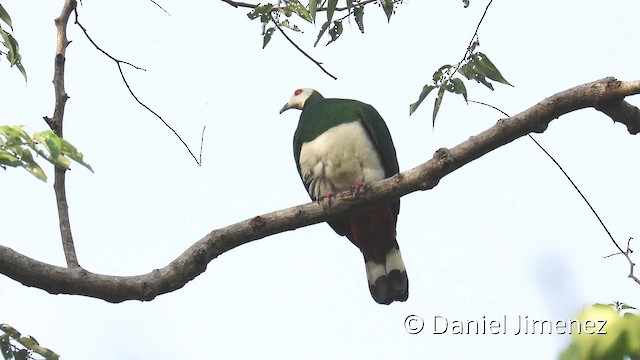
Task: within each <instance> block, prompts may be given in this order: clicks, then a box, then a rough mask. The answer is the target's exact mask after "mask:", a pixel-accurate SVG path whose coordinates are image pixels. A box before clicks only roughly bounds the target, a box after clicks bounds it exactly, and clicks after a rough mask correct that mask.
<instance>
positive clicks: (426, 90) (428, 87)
mask: <svg viewBox="0 0 640 360" xmlns="http://www.w3.org/2000/svg"><path fill="white" fill-rule="evenodd" d="M435 88H436V86H435V85H425V86H424V87H422V92H421V93H420V96H418V101H416V102H414V103H413V104H411V105H409V115H411V114H413V113H414V112H415V111H416V110H417V109H418V106H420V104H422V102H423V101H424V99H425V98H426V97H427V95H429V93H430V92H431V91H432V90H433V89H435Z"/></svg>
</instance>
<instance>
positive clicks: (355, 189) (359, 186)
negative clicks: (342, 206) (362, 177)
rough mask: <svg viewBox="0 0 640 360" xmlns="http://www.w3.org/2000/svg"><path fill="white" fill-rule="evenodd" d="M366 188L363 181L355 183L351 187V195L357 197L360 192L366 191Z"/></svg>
mask: <svg viewBox="0 0 640 360" xmlns="http://www.w3.org/2000/svg"><path fill="white" fill-rule="evenodd" d="M366 188H367V183H365V182H364V181H358V182H357V183H355V184H353V185H351V193H352V194H353V195H354V196H358V195H359V194H360V192H362V191H363V190H366Z"/></svg>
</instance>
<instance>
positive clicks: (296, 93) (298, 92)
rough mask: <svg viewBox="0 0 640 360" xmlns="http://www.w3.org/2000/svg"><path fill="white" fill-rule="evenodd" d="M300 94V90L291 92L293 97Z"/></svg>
mask: <svg viewBox="0 0 640 360" xmlns="http://www.w3.org/2000/svg"><path fill="white" fill-rule="evenodd" d="M300 94H302V89H298V90H296V91H294V92H293V96H298V95H300Z"/></svg>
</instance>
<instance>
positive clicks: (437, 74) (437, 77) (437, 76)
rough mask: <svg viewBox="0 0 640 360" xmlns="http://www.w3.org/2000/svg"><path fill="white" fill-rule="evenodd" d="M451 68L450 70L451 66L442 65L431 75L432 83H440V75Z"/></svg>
mask: <svg viewBox="0 0 640 360" xmlns="http://www.w3.org/2000/svg"><path fill="white" fill-rule="evenodd" d="M451 68H452V66H451V65H442V66H441V67H440V68H439V69H438V70H436V71H435V72H434V73H433V82H434V83H436V84H437V83H438V81H440V79H442V73H443V72H444V71H445V70H449V69H451Z"/></svg>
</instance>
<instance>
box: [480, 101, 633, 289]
mask: <svg viewBox="0 0 640 360" xmlns="http://www.w3.org/2000/svg"><path fill="white" fill-rule="evenodd" d="M468 102H470V103H475V104H479V105H484V106H488V107H490V108H492V109H495V110H497V111H499V112H500V113H502V114H503V115H504V116H506V117H511V116H509V114H507V113H506V112H504V111H502V110H500V109H499V108H497V107H495V106H493V105H490V104H487V103H483V102H481V101H474V100H469V101H468ZM527 136H528V137H529V139H531V140H532V141H533V142H534V143H535V144H536V145H537V146H538V147H539V148H540V150H542V151H543V152H544V153H545V154H547V156H548V157H549V159H551V161H553V163H554V164H556V166H557V167H558V169H560V171H562V173H563V174H564V176H565V177H566V178H567V180H569V182H570V183H571V185H572V186H573V188H574V189H575V190H576V191H577V192H578V194H579V195H580V197H582V200H584V202H585V203H586V204H587V206H588V207H589V209H591V212H592V213H593V215H595V217H596V219H598V222H599V223H600V225H601V226H602V228H603V229H604V231H605V232H606V233H607V235H608V236H609V239H611V242H613V245H615V247H616V248H617V249H618V251H619V252H617V253H613V254H610V255H606V256H603V258H609V257H611V256H614V255H619V254H622V255H624V256H625V257H626V258H627V261H628V262H629V265H630V267H631V269H630V272H629V278H631V279H633V280H634V281H635V282H637V283H638V284H640V279H638V278H637V277H636V276H635V275H634V274H633V268H634V266H635V265H636V264H635V263H634V262H633V261H632V260H631V257H629V254H630V253H632V252H633V251H632V250H631V249H630V248H629V245H630V244H631V240H632V239H633V238H629V241H628V242H627V251H624V250H622V248H621V247H620V245H619V244H618V242H617V241H616V240H615V239H614V238H613V235H611V232H610V231H609V229H608V228H607V226H606V225H605V224H604V221H602V219H601V218H600V215H598V212H596V210H595V209H594V208H593V206H591V203H590V202H589V200H587V197H586V196H584V194H583V193H582V191H580V189H579V188H578V186H577V185H576V183H574V182H573V180H572V179H571V177H570V176H569V174H567V172H566V171H564V169H563V168H562V166H561V165H560V163H559V162H558V161H557V160H556V159H555V158H554V157H553V156H551V154H550V153H549V152H548V151H547V150H546V149H545V148H544V147H542V145H540V143H539V142H537V141H536V139H534V138H533V136H531V134H527Z"/></svg>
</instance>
